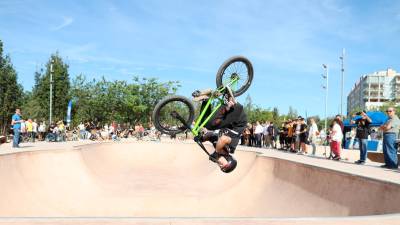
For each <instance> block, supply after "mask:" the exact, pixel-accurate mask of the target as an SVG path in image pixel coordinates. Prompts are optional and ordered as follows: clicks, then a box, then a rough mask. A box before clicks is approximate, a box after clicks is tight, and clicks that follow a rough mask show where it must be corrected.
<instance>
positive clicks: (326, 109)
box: [322, 64, 329, 157]
mask: <svg viewBox="0 0 400 225" xmlns="http://www.w3.org/2000/svg"><path fill="white" fill-rule="evenodd" d="M322 67H323V68H324V74H323V75H322V77H323V78H324V79H325V81H326V84H325V87H324V88H325V127H324V130H325V139H326V137H327V135H328V130H327V126H328V90H329V86H328V85H329V75H328V65H326V64H322ZM324 148H325V157H326V144H324Z"/></svg>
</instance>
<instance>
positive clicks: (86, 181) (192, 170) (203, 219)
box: [0, 142, 400, 224]
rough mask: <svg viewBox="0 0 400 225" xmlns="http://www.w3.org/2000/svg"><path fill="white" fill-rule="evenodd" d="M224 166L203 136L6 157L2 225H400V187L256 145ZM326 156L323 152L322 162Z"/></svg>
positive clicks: (1, 170) (0, 166) (0, 165)
mask: <svg viewBox="0 0 400 225" xmlns="http://www.w3.org/2000/svg"><path fill="white" fill-rule="evenodd" d="M235 156H236V158H237V159H238V163H239V164H238V167H237V169H236V170H235V171H234V172H232V173H230V174H225V173H222V172H221V171H220V170H219V169H218V168H217V167H216V165H215V164H213V163H211V162H209V161H208V159H207V157H206V155H205V154H204V153H203V152H202V151H201V150H200V149H199V148H198V146H197V145H196V144H187V143H186V144H185V143H150V142H141V143H138V142H127V143H124V142H122V143H96V144H88V145H77V146H75V147H73V148H71V149H64V150H60V149H58V150H43V151H29V152H20V153H13V154H5V155H1V156H0V179H1V187H0V190H1V191H0V199H1V200H0V216H1V218H0V223H1V224H42V223H43V224H44V223H46V224H400V216H399V214H398V213H399V212H400V185H398V184H396V183H391V182H384V181H379V180H376V179H370V178H368V177H361V176H356V175H354V174H347V173H342V172H339V171H335V170H330V169H324V168H320V167H316V166H313V165H308V164H304V163H298V162H294V161H290V160H286V159H281V158H277V157H265V156H260V155H258V154H257V153H255V152H249V151H237V152H236V153H235ZM321 161H322V160H321Z"/></svg>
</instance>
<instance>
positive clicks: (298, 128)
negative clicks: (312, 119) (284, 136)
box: [294, 116, 302, 152]
mask: <svg viewBox="0 0 400 225" xmlns="http://www.w3.org/2000/svg"><path fill="white" fill-rule="evenodd" d="M301 118H302V117H301V116H299V117H297V120H296V121H295V122H294V129H295V137H294V149H295V151H296V152H300V133H301Z"/></svg>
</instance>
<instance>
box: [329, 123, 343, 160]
mask: <svg viewBox="0 0 400 225" xmlns="http://www.w3.org/2000/svg"><path fill="white" fill-rule="evenodd" d="M330 136H331V143H330V146H331V151H332V153H333V154H334V156H333V159H334V160H340V149H341V148H340V145H341V143H342V139H343V133H342V128H341V127H340V125H339V121H338V119H336V118H335V119H334V120H333V122H332V132H331V134H330Z"/></svg>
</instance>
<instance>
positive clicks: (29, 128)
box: [25, 119, 33, 141]
mask: <svg viewBox="0 0 400 225" xmlns="http://www.w3.org/2000/svg"><path fill="white" fill-rule="evenodd" d="M25 126H26V132H27V134H28V140H29V141H32V132H33V126H32V119H28V121H26V122H25Z"/></svg>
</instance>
